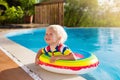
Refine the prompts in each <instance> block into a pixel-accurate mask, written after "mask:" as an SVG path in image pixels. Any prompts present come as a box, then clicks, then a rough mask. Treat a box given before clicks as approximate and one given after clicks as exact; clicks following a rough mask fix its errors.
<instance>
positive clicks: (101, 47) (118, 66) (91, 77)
mask: <svg viewBox="0 0 120 80" xmlns="http://www.w3.org/2000/svg"><path fill="white" fill-rule="evenodd" d="M65 30H66V31H67V33H68V40H67V41H66V42H65V44H66V45H68V46H69V47H70V48H71V49H72V51H73V52H78V51H79V50H85V51H88V52H91V53H93V54H95V55H96V56H97V57H98V59H99V61H100V64H99V66H98V68H97V69H96V70H94V71H92V72H90V73H87V74H83V75H80V76H82V77H84V78H85V79H86V80H120V60H119V57H120V51H119V50H120V28H65ZM44 34H45V29H44V28H42V29H33V30H27V31H22V32H17V33H9V34H7V37H8V38H9V39H11V40H13V41H15V42H16V43H19V44H21V45H23V46H25V47H27V48H28V49H31V50H33V51H34V52H37V51H38V50H39V48H42V47H44V46H46V43H45V41H44Z"/></svg>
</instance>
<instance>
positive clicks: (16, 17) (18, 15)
mask: <svg viewBox="0 0 120 80" xmlns="http://www.w3.org/2000/svg"><path fill="white" fill-rule="evenodd" d="M23 15H24V14H23V10H22V9H21V7H20V6H17V7H14V6H13V7H11V8H8V9H7V10H6V12H5V16H6V23H18V22H19V23H20V22H22V18H23Z"/></svg>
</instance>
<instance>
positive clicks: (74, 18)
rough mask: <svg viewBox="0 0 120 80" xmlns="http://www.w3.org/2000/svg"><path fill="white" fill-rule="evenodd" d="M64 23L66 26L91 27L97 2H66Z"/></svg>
mask: <svg viewBox="0 0 120 80" xmlns="http://www.w3.org/2000/svg"><path fill="white" fill-rule="evenodd" d="M66 2H67V3H66V4H65V17H64V23H65V25H66V26H72V27H74V26H88V25H89V26H91V24H90V23H91V20H92V16H93V18H94V14H95V12H96V11H97V7H98V4H97V0H67V1H66Z"/></svg>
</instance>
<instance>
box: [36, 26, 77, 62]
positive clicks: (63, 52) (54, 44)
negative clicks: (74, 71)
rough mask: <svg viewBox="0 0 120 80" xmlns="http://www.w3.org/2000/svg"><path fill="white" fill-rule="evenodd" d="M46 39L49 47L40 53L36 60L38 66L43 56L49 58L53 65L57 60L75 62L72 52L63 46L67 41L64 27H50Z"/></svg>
mask: <svg viewBox="0 0 120 80" xmlns="http://www.w3.org/2000/svg"><path fill="white" fill-rule="evenodd" d="M44 39H45V41H46V43H47V44H48V46H47V47H45V48H42V49H40V50H39V51H38V53H37V55H36V58H35V63H36V64H38V62H39V57H40V56H41V55H42V54H45V55H47V56H49V57H50V62H51V63H53V62H55V61H56V60H75V58H74V54H73V53H72V51H71V50H70V49H69V48H68V47H67V46H66V45H64V44H63V43H64V42H65V41H66V39H67V33H66V32H65V30H64V28H63V27H62V26H60V25H50V26H48V27H47V29H46V34H45V37H44Z"/></svg>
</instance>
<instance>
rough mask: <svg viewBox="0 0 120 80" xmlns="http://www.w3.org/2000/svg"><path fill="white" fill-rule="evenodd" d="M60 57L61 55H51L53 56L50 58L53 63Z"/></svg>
mask: <svg viewBox="0 0 120 80" xmlns="http://www.w3.org/2000/svg"><path fill="white" fill-rule="evenodd" d="M58 59H59V56H51V58H50V62H51V63H54V62H55V61H56V60H58Z"/></svg>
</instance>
